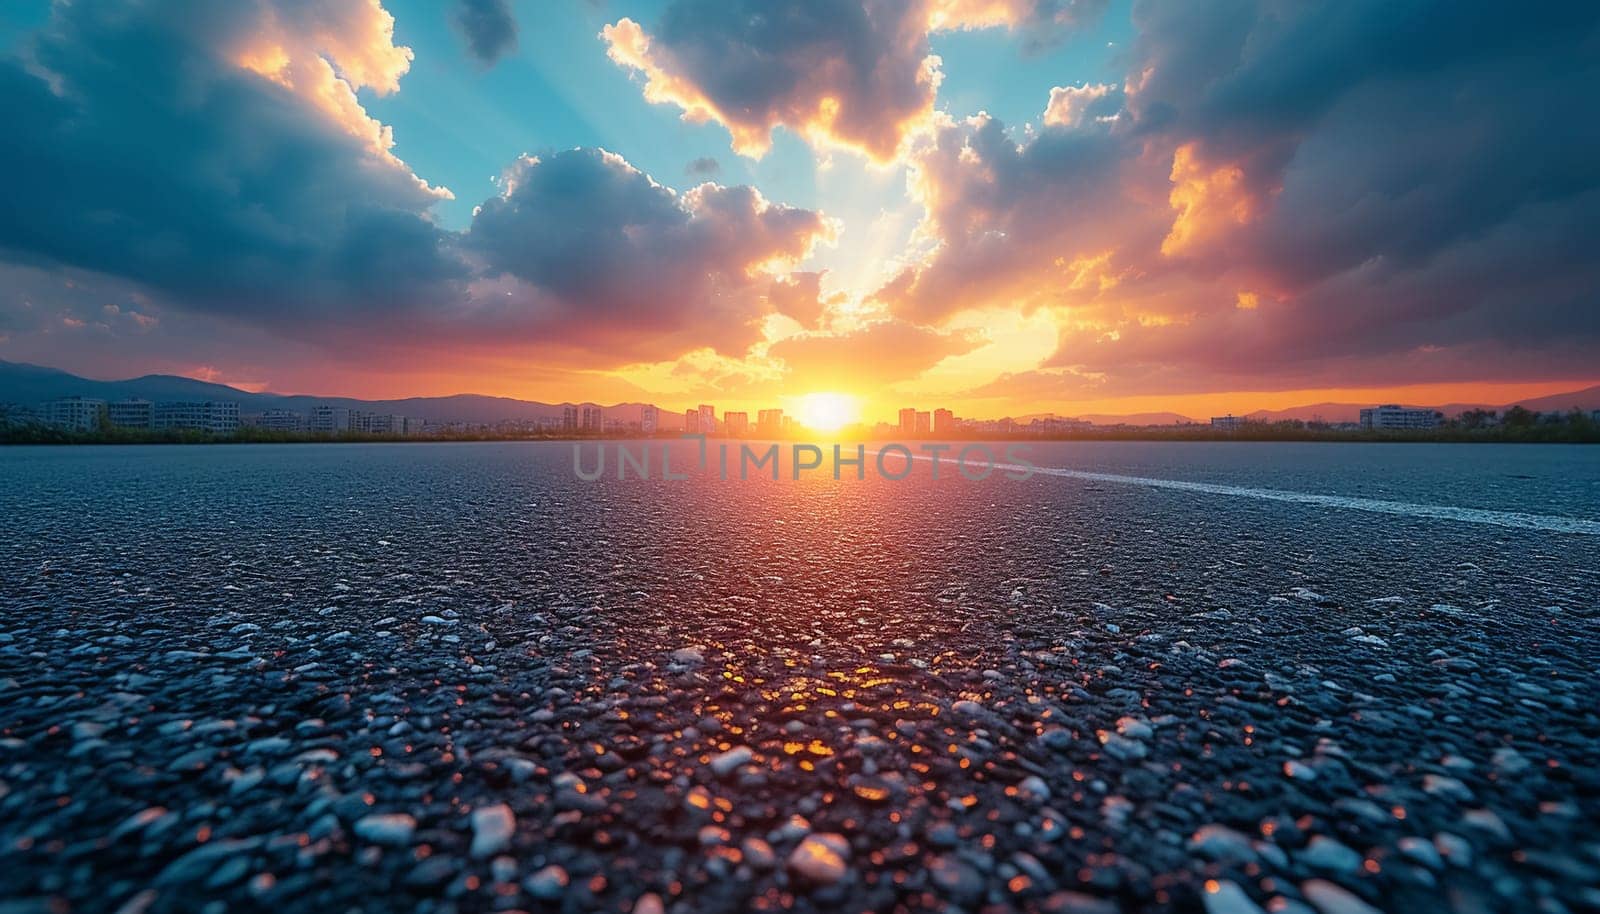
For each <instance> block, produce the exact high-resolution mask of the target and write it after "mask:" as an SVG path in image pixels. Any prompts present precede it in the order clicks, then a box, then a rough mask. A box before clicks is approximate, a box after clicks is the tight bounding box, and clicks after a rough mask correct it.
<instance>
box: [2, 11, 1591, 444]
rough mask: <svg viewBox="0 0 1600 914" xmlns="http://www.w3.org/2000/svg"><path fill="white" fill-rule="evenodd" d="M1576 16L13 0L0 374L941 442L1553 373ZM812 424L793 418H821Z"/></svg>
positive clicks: (1577, 263)
mask: <svg viewBox="0 0 1600 914" xmlns="http://www.w3.org/2000/svg"><path fill="white" fill-rule="evenodd" d="M1597 52H1600V7H1596V6H1595V5H1592V4H1586V3H1571V4H1565V3H1553V4H1544V5H1541V6H1540V7H1539V8H1538V9H1537V10H1529V9H1519V8H1508V7H1505V6H1504V5H1503V4H1495V3H1488V2H1477V0H1452V2H1443V0H1439V2H1429V0H1418V2H1414V3H1407V4H1394V3H1392V2H1379V0H1345V2H1339V3H1325V4H1318V3H1306V2H1301V0H1220V2H1216V3H1207V4H1193V3H1188V2H1183V0H1136V2H1111V0H892V2H891V0H805V2H779V0H715V2H713V0H650V2H623V0H584V2H573V3H535V2H519V0H449V2H445V3H441V2H437V0H240V2H237V3H228V4H217V3H211V2H204V0H140V2H135V0H102V2H96V3H77V4H67V3H59V4H51V3H49V2H46V0H13V2H10V3H7V4H6V5H5V7H4V8H3V9H0V97H4V98H6V99H7V109H8V120H9V121H11V126H10V129H9V130H8V132H9V133H10V136H9V138H8V139H7V140H5V141H4V142H3V143H0V169H3V173H4V174H6V175H8V176H9V179H8V181H7V183H8V185H9V186H8V192H7V193H6V194H5V195H3V197H0V359H4V360H8V361H17V362H33V363H36V364H44V365H50V366H54V367H59V368H63V369H66V370H69V371H73V372H76V373H79V374H84V375H87V376H92V377H99V378H117V377H127V376H133V375H139V374H145V373H154V372H160V373H173V374H183V375H188V376H192V377H201V378H205V379H208V380H215V381H219V382H223V383H229V384H234V385H236V386H240V387H244V388H248V389H253V390H272V391H277V392H282V393H313V394H323V395H329V396H333V395H342V396H357V397H367V398H380V397H382V398H390V397H405V396H424V395H444V394H452V393H461V392H473V393H485V394H496V395H504V396H515V397H522V398H527V399H540V400H545V401H561V400H572V401H579V400H589V401H596V402H602V403H608V402H619V401H624V400H650V401H654V402H656V403H659V404H661V405H663V406H666V407H672V408H683V407H685V406H690V405H694V404H697V403H713V404H716V405H718V406H719V408H720V409H729V408H733V409H739V408H744V409H756V408H761V407H765V406H773V405H777V406H789V407H791V408H794V407H796V406H797V405H802V404H804V403H805V402H807V401H806V398H807V397H808V396H809V395H814V394H819V393H831V394H840V395H843V400H844V401H846V402H848V403H849V404H851V406H850V408H851V409H852V410H854V411H856V412H857V413H859V415H860V417H861V418H864V419H868V420H872V419H881V418H888V417H890V416H891V415H892V414H893V412H894V410H895V409H897V408H898V407H900V406H903V405H915V406H918V407H919V408H923V409H929V408H934V407H949V408H953V409H954V410H955V411H956V412H957V414H959V415H964V416H972V417H998V416H1004V415H1013V416H1017V415H1028V414H1036V413H1045V412H1054V413H1057V414H1061V415H1080V414H1089V413H1132V412H1148V411H1157V410H1169V411H1175V412H1179V413H1184V414H1188V415H1195V416H1205V415H1209V414H1221V413H1224V412H1234V413H1244V412H1247V411H1250V410H1253V409H1260V408H1268V409H1275V408H1283V407H1288V406H1293V405H1300V404H1306V403H1316V402H1323V401H1346V402H1349V401H1355V402H1364V401H1374V402H1376V401H1386V402H1387V401H1401V402H1411V403H1446V402H1486V403H1504V402H1510V401H1512V400H1515V399H1519V398H1524V397H1532V396H1540V395H1544V394H1548V393H1555V392H1560V391H1564V390H1570V389H1574V388H1577V387H1582V386H1587V385H1590V384H1594V383H1596V382H1597V381H1600V367H1597V366H1600V258H1596V257H1595V256H1594V248H1595V242H1596V240H1597V239H1600V171H1597V170H1596V169H1595V168H1594V166H1593V163H1592V161H1591V160H1592V158H1593V155H1594V150H1596V149H1600V117H1597V116H1596V115H1597V114H1600V111H1597V110H1596V109H1597V107H1600V105H1597V103H1596V102H1595V101H1594V100H1593V93H1592V89H1591V87H1592V86H1594V85H1600V53H1597ZM829 402H839V398H834V399H830V400H829Z"/></svg>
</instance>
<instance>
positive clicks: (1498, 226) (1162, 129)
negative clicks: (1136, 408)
mask: <svg viewBox="0 0 1600 914" xmlns="http://www.w3.org/2000/svg"><path fill="white" fill-rule="evenodd" d="M1597 22H1600V12H1597V11H1596V10H1595V9H1594V8H1592V7H1586V6H1579V5H1565V6H1563V7H1562V8H1561V9H1559V10H1551V11H1550V15H1540V16H1510V15H1507V14H1505V12H1504V10H1503V8H1502V7H1499V6H1496V5H1491V4H1487V3H1424V4H1413V5H1410V6H1408V7H1407V8H1406V9H1405V10H1404V13H1403V14H1400V13H1399V12H1398V11H1397V10H1396V9H1395V8H1394V7H1393V6H1392V5H1390V4H1383V3H1341V4H1325V5H1315V6H1306V5H1300V4H1293V3H1287V4H1286V3H1276V2H1270V0H1263V2H1244V0H1240V2H1235V3H1233V4H1232V6H1231V7H1230V8H1229V9H1227V10H1218V9H1215V8H1212V7H1206V8H1204V9H1202V8H1200V7H1197V6H1195V5H1192V4H1185V3H1166V2H1143V3H1140V4H1139V5H1138V6H1137V7H1136V10H1135V23H1136V25H1137V26H1138V28H1139V38H1138V41H1137V42H1136V46H1135V49H1134V54H1133V59H1132V61H1131V63H1130V75H1129V77H1128V79H1127V82H1126V84H1125V86H1124V87H1121V88H1120V89H1119V88H1115V87H1105V86H1099V85H1086V86H1081V87H1076V88H1074V87H1064V88H1058V89H1056V90H1054V91H1053V92H1052V93H1051V98H1050V102H1049V104H1048V106H1047V108H1046V111H1045V115H1044V117H1043V118H1042V122H1041V124H1040V126H1039V127H1038V128H1037V129H1035V130H1032V131H1027V132H1024V133H1022V134H1021V135H1020V136H1019V135H1017V134H1016V133H1015V132H1013V131H1007V130H1006V129H1005V128H1004V126H1003V125H1001V124H999V123H998V122H996V121H994V120H993V119H990V118H984V117H979V118H973V119H969V120H967V121H964V122H953V123H946V124H943V125H941V126H940V127H939V128H938V129H937V130H936V131H934V132H933V133H932V134H931V135H930V136H929V137H928V138H927V139H926V140H924V141H922V142H921V143H919V144H918V145H917V146H916V147H915V148H914V149H913V150H912V152H911V155H910V162H911V164H912V173H911V190H912V193H913V195H914V196H915V197H916V198H917V199H918V200H919V201H920V202H921V203H922V204H923V205H924V207H925V210H926V216H925V221H924V225H923V232H924V234H925V235H926V236H927V237H929V238H931V239H933V241H934V242H935V247H934V248H933V250H932V252H931V253H930V254H929V255H928V256H927V257H926V258H924V259H922V260H920V261H919V262H917V263H915V264H914V265H913V266H912V267H911V268H910V269H908V270H907V271H906V272H905V273H903V274H902V275H900V276H899V277H897V278H896V279H895V281H893V282H892V283H890V284H888V285H887V286H886V287H885V288H884V289H882V290H880V291H879V293H878V297H879V298H880V299H882V300H883V301H884V302H886V303H888V304H889V305H890V306H891V307H892V308H893V310H894V311H895V312H896V313H900V314H904V315H906V316H908V317H910V318H913V319H916V320H922V321H928V320H933V321H938V320H943V319H946V318H948V317H949V316H950V315H952V314H954V313H956V312H957V311H960V310H963V309H971V308H984V307H1008V308H1011V307H1022V308H1035V307H1049V308H1051V309H1053V310H1054V312H1055V313H1057V314H1058V324H1059V325H1060V327H1061V340H1060V348H1059V350H1058V352H1057V354H1056V355H1055V356H1054V357H1053V358H1052V359H1051V360H1049V362H1048V363H1047V364H1046V365H1045V366H1044V368H1045V370H1046V374H1045V375H1043V376H1042V377H1033V376H1029V375H1026V374H1019V375H1016V376H1014V377H1015V378H1017V379H1022V378H1026V379H1027V381H1028V384H1029V385H1030V389H1032V390H1034V391H1035V392H1037V391H1038V390H1040V389H1043V388H1044V387H1048V386H1054V387H1056V388H1058V389H1059V390H1061V392H1062V393H1063V394H1067V393H1073V394H1077V395H1081V394H1082V393H1084V392H1085V391H1086V390H1093V391H1094V392H1098V393H1102V394H1104V393H1125V392H1132V391H1157V390H1168V391H1172V390H1190V389H1204V388H1206V387H1208V386H1210V387H1213V389H1214V388H1215V385H1218V384H1248V385H1250V386H1256V387H1259V386H1261V385H1263V384H1265V385H1268V386H1271V385H1276V384H1283V383H1288V382H1290V381H1291V380H1292V381H1294V382H1296V383H1305V384H1327V383H1333V382H1339V381H1343V380H1347V379H1348V378H1349V377H1350V376H1351V375H1352V373H1355V374H1359V375H1362V376H1363V377H1365V378H1367V379H1370V380H1371V381H1373V382H1382V383H1388V382H1391V381H1393V382H1401V381H1405V382H1410V381H1418V380H1438V379H1461V378H1472V377H1478V378H1482V377H1487V376H1490V375H1488V374H1486V373H1489V372H1498V373H1500V374H1496V375H1494V376H1496V377H1515V376H1517V375H1518V373H1519V369H1518V368H1517V366H1518V365H1522V366H1525V367H1523V368H1521V369H1520V371H1521V372H1522V373H1526V372H1529V371H1532V372H1534V373H1535V374H1538V375H1540V376H1548V377H1562V376H1574V375H1581V374H1582V373H1584V372H1585V371H1586V370H1587V371H1592V368H1590V369H1585V368H1584V367H1583V363H1584V361H1585V359H1589V360H1592V358H1593V354H1594V352H1595V350H1596V346H1597V344H1600V301H1597V299H1596V294H1597V293H1596V290H1597V289H1600V267H1597V266H1596V263H1595V261H1594V258H1593V257H1592V256H1591V255H1588V254H1585V253H1583V252H1582V251H1581V250H1580V248H1581V245H1580V244H1578V243H1576V242H1575V240H1574V239H1578V238H1592V237H1596V232H1597V231H1600V215H1597V212H1600V211H1597V209H1596V204H1597V202H1600V173H1597V172H1596V171H1595V170H1594V169H1593V168H1592V166H1591V165H1589V164H1588V163H1587V159H1588V158H1589V157H1590V153H1589V152H1588V151H1589V150H1592V149H1595V148H1600V126H1597V122H1596V121H1595V119H1594V118H1589V117H1581V116H1575V113H1576V112H1579V111H1582V110H1585V109H1586V108H1587V107H1592V103H1590V102H1589V101H1588V98H1587V96H1588V94H1589V90H1588V88H1587V87H1588V86H1590V85H1593V84H1594V83H1595V82H1596V80H1597V78H1600V58H1596V57H1595V55H1594V54H1593V53H1592V49H1593V48H1594V47H1595V46H1596V42H1597V40H1600V26H1597ZM1535 100H1537V101H1535ZM1119 109H1120V110H1119ZM1532 351H1539V352H1542V353H1546V354H1547V356H1546V357H1545V358H1541V359H1540V360H1538V364H1537V365H1531V364H1530V363H1529V360H1528V353H1529V352H1532ZM1011 383H1013V384H1016V383H1019V382H1018V381H1015V380H1014V381H1013V382H1011Z"/></svg>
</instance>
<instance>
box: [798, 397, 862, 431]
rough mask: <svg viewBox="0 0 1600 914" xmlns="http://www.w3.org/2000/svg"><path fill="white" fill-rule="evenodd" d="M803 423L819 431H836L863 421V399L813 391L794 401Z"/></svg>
mask: <svg viewBox="0 0 1600 914" xmlns="http://www.w3.org/2000/svg"><path fill="white" fill-rule="evenodd" d="M794 411H795V415H796V417H797V418H798V419H799V422H800V424H801V425H804V426H805V427H806V428H810V429H815V430H816V431H819V432H836V431H838V430H839V429H841V428H844V427H845V426H847V425H852V424H854V423H856V422H859V421H861V401H860V400H859V399H857V398H856V397H853V396H851V395H850V394H841V393H811V394H806V395H805V396H803V397H798V398H796V399H795V401H794Z"/></svg>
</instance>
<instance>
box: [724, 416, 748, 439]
mask: <svg viewBox="0 0 1600 914" xmlns="http://www.w3.org/2000/svg"><path fill="white" fill-rule="evenodd" d="M722 428H723V431H725V432H726V433H727V435H728V437H729V438H743V437H744V436H745V435H748V434H749V433H750V414H749V413H723V414H722Z"/></svg>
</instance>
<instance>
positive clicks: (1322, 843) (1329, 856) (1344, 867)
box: [1295, 835, 1364, 876]
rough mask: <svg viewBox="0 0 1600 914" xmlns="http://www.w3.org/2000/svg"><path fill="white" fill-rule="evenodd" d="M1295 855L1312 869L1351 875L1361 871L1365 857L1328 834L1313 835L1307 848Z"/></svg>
mask: <svg viewBox="0 0 1600 914" xmlns="http://www.w3.org/2000/svg"><path fill="white" fill-rule="evenodd" d="M1295 857H1296V859H1298V860H1299V861H1300V862H1301V863H1304V864H1305V865H1307V866H1309V867H1311V868H1312V869H1317V870H1322V871H1323V872H1326V873H1333V874H1336V875H1340V876H1351V875H1354V874H1355V873H1357V872H1359V871H1360V870H1361V863H1362V860H1363V859H1364V858H1363V857H1362V856H1361V855H1360V854H1358V853H1356V852H1355V851H1353V850H1351V849H1350V848H1348V847H1346V846H1344V845H1343V844H1340V843H1339V842H1338V841H1335V840H1334V839H1332V838H1329V837H1328V836H1326V835H1313V836H1312V838H1311V841H1310V843H1309V844H1307V845H1306V848H1305V849H1304V850H1302V851H1301V852H1300V853H1298V854H1296V855H1295Z"/></svg>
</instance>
